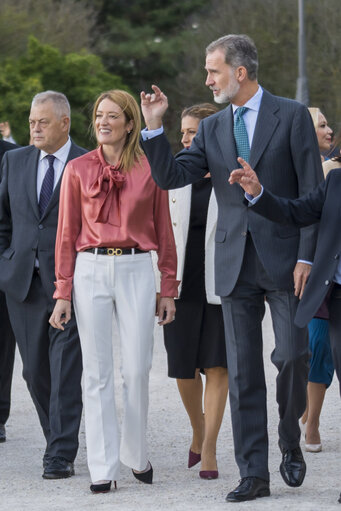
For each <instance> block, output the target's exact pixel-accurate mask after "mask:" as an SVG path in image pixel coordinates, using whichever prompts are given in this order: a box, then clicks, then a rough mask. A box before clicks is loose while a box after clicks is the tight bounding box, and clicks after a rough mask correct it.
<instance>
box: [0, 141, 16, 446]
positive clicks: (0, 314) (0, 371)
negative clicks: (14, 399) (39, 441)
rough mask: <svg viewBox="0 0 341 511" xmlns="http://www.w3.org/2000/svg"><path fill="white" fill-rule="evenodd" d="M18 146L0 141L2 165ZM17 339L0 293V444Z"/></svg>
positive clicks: (7, 411)
mask: <svg viewBox="0 0 341 511" xmlns="http://www.w3.org/2000/svg"><path fill="white" fill-rule="evenodd" d="M17 147H18V146H17V145H16V144H11V143H10V142H6V141H4V140H0V164H1V161H2V158H3V155H4V154H5V152H6V151H10V150H11V149H16V148H17ZM14 352H15V338H14V334H13V330H12V326H11V322H10V320H9V316H8V311H7V305H6V296H5V293H3V292H2V291H0V442H5V441H6V428H5V424H6V422H7V419H8V417H9V411H10V407H11V386H12V374H13V365H14Z"/></svg>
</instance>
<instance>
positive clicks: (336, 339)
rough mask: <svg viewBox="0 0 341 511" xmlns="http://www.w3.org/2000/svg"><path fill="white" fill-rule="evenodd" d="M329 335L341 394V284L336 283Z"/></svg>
mask: <svg viewBox="0 0 341 511" xmlns="http://www.w3.org/2000/svg"><path fill="white" fill-rule="evenodd" d="M329 335H330V346H331V349H332V355H333V362H334V367H335V372H336V375H337V377H338V379H339V388H340V396H341V286H340V285H335V286H334V288H333V291H332V293H331V296H330V302H329Z"/></svg>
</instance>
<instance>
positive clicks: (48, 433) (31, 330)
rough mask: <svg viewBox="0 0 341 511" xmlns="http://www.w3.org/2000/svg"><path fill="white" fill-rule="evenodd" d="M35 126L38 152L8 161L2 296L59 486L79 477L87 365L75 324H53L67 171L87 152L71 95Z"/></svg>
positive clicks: (0, 187) (47, 467)
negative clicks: (73, 130)
mask: <svg viewBox="0 0 341 511" xmlns="http://www.w3.org/2000/svg"><path fill="white" fill-rule="evenodd" d="M29 125H30V135H31V140H32V141H33V144H34V145H31V146H28V147H23V148H20V149H16V150H14V151H9V152H7V153H6V154H5V156H4V158H3V162H2V179H1V183H0V254H1V256H0V289H2V290H3V291H4V292H5V293H6V299H7V306H8V312H9V315H10V319H11V323H12V326H13V330H14V334H15V338H16V341H17V343H18V347H19V351H20V354H21V357H22V361H23V376H24V379H25V380H26V383H27V387H28V390H29V392H30V394H31V397H32V399H33V402H34V405H35V407H36V410H37V413H38V416H39V420H40V424H41V426H42V429H43V432H44V435H45V438H46V443H47V446H46V451H45V455H44V459H43V465H44V473H43V477H44V478H46V479H57V478H58V479H59V478H65V477H70V476H71V475H73V474H74V468H73V461H74V459H75V456H76V453H77V449H78V431H79V424H80V418H81V411H82V400H81V386H80V380H81V372H82V363H81V351H80V344H79V338H78V332H77V327H76V323H75V320H74V319H73V320H71V321H70V322H69V323H68V324H67V326H66V327H65V330H64V331H61V330H55V329H54V328H52V327H51V326H50V325H49V317H50V315H51V312H52V310H53V307H54V302H53V299H52V296H53V292H54V280H55V271H54V248H55V237H56V230H57V221H58V202H59V191H60V182H61V176H62V173H63V169H64V167H65V164H66V163H67V162H68V161H69V160H71V159H73V158H76V157H77V156H80V155H82V154H84V152H86V151H85V150H84V149H82V148H80V147H78V146H76V145H75V144H74V143H73V142H72V141H71V140H70V138H69V129H70V105H69V103H68V100H67V98H66V97H65V96H64V94H61V93H58V92H54V91H46V92H42V93H40V94H37V95H36V96H35V97H34V98H33V101H32V105H31V112H30V117H29ZM73 318H74V316H73Z"/></svg>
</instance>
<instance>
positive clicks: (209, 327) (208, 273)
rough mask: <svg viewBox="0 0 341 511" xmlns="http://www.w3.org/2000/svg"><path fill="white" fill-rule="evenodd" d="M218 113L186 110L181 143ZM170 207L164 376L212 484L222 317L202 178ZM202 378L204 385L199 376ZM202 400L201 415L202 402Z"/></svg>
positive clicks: (207, 184)
mask: <svg viewBox="0 0 341 511" xmlns="http://www.w3.org/2000/svg"><path fill="white" fill-rule="evenodd" d="M215 112H217V108H216V107H215V106H214V105H211V104H209V103H204V104H200V105H194V106H192V107H189V108H186V109H185V110H184V111H183V112H182V115H181V133H182V139H181V142H182V144H183V146H184V148H185V149H188V148H189V147H190V145H191V143H192V140H193V138H194V137H195V134H196V132H197V131H198V127H199V122H200V120H201V119H203V118H205V117H208V116H209V115H212V114H214V113H215ZM169 205H170V212H171V218H172V224H173V230H174V236H175V242H176V249H177V256H178V273H177V279H178V280H181V281H182V283H181V292H180V290H179V296H180V298H179V299H178V300H177V302H176V310H177V312H176V318H175V321H173V322H172V323H171V324H169V325H166V326H165V327H164V338H165V346H166V350H167V356H168V375H169V376H170V377H172V378H176V380H177V385H178V388H179V392H180V396H181V399H182V401H183V404H184V406H185V408H186V411H187V413H188V416H189V419H190V422H191V425H192V430H193V436H192V442H191V446H190V449H189V457H188V467H189V468H190V467H192V466H194V465H196V464H197V463H199V461H201V470H200V472H199V475H200V477H201V478H204V479H216V478H217V477H218V468H217V460H216V443H217V437H218V433H219V429H220V425H221V421H222V418H223V414H224V409H225V404H226V397H227V391H228V378H227V369H226V350H225V336H224V325H223V315H222V310H221V305H220V298H219V297H218V296H216V295H215V292H214V236H215V230H216V222H217V203H216V199H215V195H214V192H213V190H212V183H211V178H210V176H209V175H207V176H206V177H205V178H203V179H201V180H200V181H199V182H198V183H195V184H193V185H189V186H186V187H184V188H182V189H177V190H170V191H169ZM201 372H202V373H204V375H205V380H206V385H205V392H204V394H203V382H202V377H201V374H200V373H201ZM203 397H204V410H203V405H202V401H203Z"/></svg>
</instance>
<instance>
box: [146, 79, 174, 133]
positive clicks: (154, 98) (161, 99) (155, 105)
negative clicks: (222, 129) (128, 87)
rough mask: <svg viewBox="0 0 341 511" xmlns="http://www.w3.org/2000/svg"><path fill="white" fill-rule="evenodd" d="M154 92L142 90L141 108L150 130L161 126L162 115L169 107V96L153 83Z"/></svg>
mask: <svg viewBox="0 0 341 511" xmlns="http://www.w3.org/2000/svg"><path fill="white" fill-rule="evenodd" d="M152 89H153V93H152V94H146V93H145V92H144V91H142V92H141V95H140V96H141V110H142V114H143V117H144V121H145V123H146V126H147V128H148V129H149V130H155V129H158V128H161V126H162V117H163V115H164V113H165V111H166V110H167V108H168V99H167V96H165V94H164V93H163V92H162V91H161V89H159V87H157V85H152Z"/></svg>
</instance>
